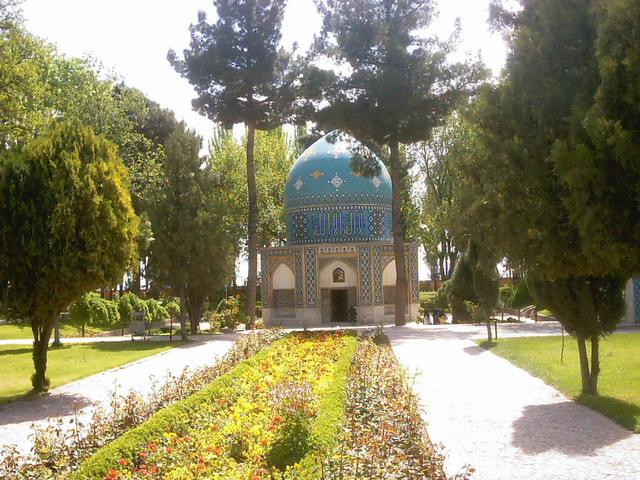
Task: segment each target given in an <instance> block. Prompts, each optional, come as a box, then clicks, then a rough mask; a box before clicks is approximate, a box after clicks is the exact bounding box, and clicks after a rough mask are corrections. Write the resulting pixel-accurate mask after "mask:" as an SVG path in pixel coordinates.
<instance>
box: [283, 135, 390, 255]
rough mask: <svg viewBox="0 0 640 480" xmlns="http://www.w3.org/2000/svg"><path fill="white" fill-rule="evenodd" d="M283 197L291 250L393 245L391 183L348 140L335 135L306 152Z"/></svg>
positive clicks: (369, 154)
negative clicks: (352, 244)
mask: <svg viewBox="0 0 640 480" xmlns="http://www.w3.org/2000/svg"><path fill="white" fill-rule="evenodd" d="M284 196H285V209H286V213H287V233H288V242H289V244H302V243H305V244H307V243H336V242H362V241H367V242H370V241H378V242H389V241H391V178H390V177H389V173H388V172H387V169H386V167H385V166H384V164H383V163H382V162H381V161H380V159H379V158H378V157H376V156H375V155H374V154H373V152H371V150H369V149H367V148H366V147H365V146H363V145H362V144H360V143H359V142H357V141H356V140H355V139H354V138H353V137H351V136H349V135H346V134H344V133H341V132H338V131H333V132H331V133H329V134H327V135H325V136H324V137H322V138H321V139H320V140H318V141H317V142H315V143H314V144H313V145H311V146H310V147H309V148H308V149H307V150H305V151H304V153H303V154H302V155H300V157H298V159H297V160H296V161H295V163H294V164H293V167H291V171H290V172H289V177H288V179H287V184H286V186H285V192H284Z"/></svg>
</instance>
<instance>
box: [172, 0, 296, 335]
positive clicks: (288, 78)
mask: <svg viewBox="0 0 640 480" xmlns="http://www.w3.org/2000/svg"><path fill="white" fill-rule="evenodd" d="M213 4H214V6H215V8H216V11H217V20H216V21H215V22H214V23H208V22H207V16H206V14H205V13H204V12H199V13H198V22H197V23H196V24H194V25H191V27H190V30H191V44H190V47H189V48H188V49H186V50H185V51H184V52H183V58H182V59H179V58H178V56H177V55H176V53H175V52H174V51H170V52H169V55H168V58H169V61H170V62H171V64H172V65H173V67H174V68H175V69H176V70H177V71H178V72H180V73H181V74H182V75H183V76H184V77H185V78H187V80H189V82H190V83H191V84H192V85H193V86H194V87H195V90H196V93H197V95H198V96H197V98H196V99H195V100H193V107H194V109H195V110H196V111H198V112H200V113H202V114H204V115H206V116H208V117H209V118H210V119H211V120H213V121H215V122H219V123H221V124H222V125H223V126H224V127H226V128H230V127H232V126H233V125H234V124H237V123H244V124H245V126H246V128H247V138H246V163H247V191H248V198H249V202H248V221H247V225H248V239H247V249H248V254H249V276H248V280H247V311H248V313H249V327H252V326H253V323H254V321H255V305H256V284H257V274H258V273H257V272H258V270H257V265H258V264H257V261H258V219H259V211H258V193H257V191H256V177H255V160H254V147H255V131H256V129H257V130H271V129H273V128H275V127H277V126H280V125H282V123H283V122H284V121H285V119H286V118H287V117H288V115H289V114H290V113H291V109H292V107H293V103H294V101H295V100H296V88H294V87H295V86H296V81H297V78H298V76H297V69H296V68H294V63H295V62H293V60H292V55H291V54H290V53H288V52H286V51H285V50H284V49H282V48H281V47H280V46H279V44H280V38H281V32H280V29H281V24H282V17H283V14H284V9H285V5H286V0H215V1H214V2H213Z"/></svg>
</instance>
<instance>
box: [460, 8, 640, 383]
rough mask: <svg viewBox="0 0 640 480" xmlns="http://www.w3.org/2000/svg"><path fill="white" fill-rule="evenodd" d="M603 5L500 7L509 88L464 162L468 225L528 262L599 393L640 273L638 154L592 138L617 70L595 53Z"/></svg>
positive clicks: (487, 108)
mask: <svg viewBox="0 0 640 480" xmlns="http://www.w3.org/2000/svg"><path fill="white" fill-rule="evenodd" d="M594 5H595V2H593V1H590V0H580V1H574V2H560V1H557V0H540V1H536V2H530V1H523V2H522V6H523V9H522V10H521V11H519V12H518V13H516V14H508V13H506V12H504V11H501V10H499V9H496V10H494V13H497V15H495V18H496V19H497V20H498V21H499V23H500V24H501V25H503V26H505V25H506V26H508V27H509V28H510V30H509V37H508V38H509V39H510V46H511V52H510V55H509V58H508V61H507V65H506V69H505V73H504V78H503V79H502V82H501V84H500V85H499V86H496V87H487V88H486V89H484V91H482V92H481V94H480V95H479V96H478V100H477V102H476V103H475V105H474V106H473V108H472V109H471V112H470V115H469V117H468V118H469V119H470V121H471V122H472V123H473V128H471V129H470V137H471V138H472V139H473V142H474V143H473V148H471V149H469V153H468V155H466V158H465V157H464V156H461V157H460V158H458V159H457V160H458V166H457V168H458V169H459V172H460V175H461V177H462V180H461V181H462V182H463V183H462V185H463V188H461V189H460V191H463V190H464V192H465V194H464V195H461V196H460V197H459V200H460V203H459V206H460V211H461V214H460V216H459V221H460V222H462V223H463V224H464V225H465V226H466V230H467V231H468V232H469V235H471V236H472V237H473V236H475V237H480V238H482V239H483V240H484V241H488V242H490V243H491V244H492V245H493V246H495V248H497V249H498V251H500V252H501V253H504V254H506V255H507V256H508V257H509V259H510V260H511V261H512V262H513V263H515V264H518V265H522V266H523V268H524V270H525V271H526V274H527V278H528V285H529V287H530V290H531V292H532V294H533V297H534V299H535V300H536V303H537V304H538V305H539V306H540V307H546V308H548V309H549V310H551V311H552V312H553V313H554V315H555V316H556V318H558V320H559V321H560V322H562V324H563V325H564V326H565V328H566V329H567V331H568V332H569V333H571V334H574V335H575V336H576V341H577V344H578V352H579V356H580V367H581V378H582V390H583V392H584V393H589V394H595V393H597V388H598V375H599V372H600V363H599V342H600V338H601V337H602V336H603V335H606V334H608V333H611V332H612V331H613V330H614V329H615V326H616V324H617V323H618V322H619V320H620V317H621V312H622V307H623V296H622V295H623V292H622V285H623V284H624V281H625V280H626V278H627V277H628V276H629V275H631V274H632V273H634V272H638V271H640V261H639V260H638V259H640V251H639V249H640V244H639V243H638V242H635V244H634V241H633V238H634V235H637V231H638V230H637V223H638V215H637V196H636V197H635V199H634V198H633V194H630V192H629V190H630V189H631V190H633V189H636V190H635V191H637V188H638V180H637V179H638V175H637V172H638V170H637V165H638V163H637V157H636V158H635V159H633V160H632V158H633V148H632V147H631V145H630V144H629V143H627V142H622V143H621V144H619V145H618V146H617V147H616V148H615V149H611V150H609V153H613V150H615V151H616V153H617V155H609V156H604V157H599V156H598V154H597V153H596V154H594V152H598V149H597V142H594V141H592V140H591V136H592V134H593V133H594V131H593V130H592V129H591V126H590V122H591V119H592V118H593V117H592V115H593V112H594V109H598V108H599V107H598V104H599V103H600V102H601V101H602V97H601V95H603V93H602V88H603V86H604V85H605V84H606V82H605V81H604V80H605V76H604V75H603V73H602V72H603V69H604V70H607V69H608V68H609V67H610V66H611V63H610V62H609V61H608V59H606V58H605V57H603V56H602V55H601V54H600V53H599V55H595V53H596V52H597V51H598V49H599V48H601V47H597V46H598V45H599V44H600V40H599V39H598V36H599V35H600V34H601V33H599V32H602V28H601V29H600V30H599V29H598V16H597V15H596V12H597V10H596V9H594ZM598 5H600V4H599V3H598ZM623 43H624V42H623ZM624 50H625V48H622V49H621V50H619V49H618V48H617V47H616V48H614V49H613V51H624ZM636 51H637V50H636ZM628 65H630V64H628ZM616 70H617V69H616ZM623 70H624V69H623ZM617 71H618V72H620V71H621V70H617ZM623 89H624V87H623ZM626 98H627V99H629V98H632V97H628V96H627V97H626ZM596 99H597V102H596V104H595V106H594V100H596ZM615 123H616V121H614V124H615ZM617 124H618V125H621V124H622V120H620V119H619V117H618V123H617ZM607 132H611V130H607V128H602V129H601V130H600V132H599V134H603V135H606V134H607ZM612 138H621V137H615V136H614V137H612ZM634 162H635V163H634ZM624 172H626V174H625V173H624ZM617 223H624V224H625V226H626V231H625V230H623V229H620V228H618V226H617V225H616V224H617ZM603 228H604V230H603ZM607 233H611V235H612V237H613V238H612V239H613V241H612V242H609V243H608V242H607V240H608V238H607ZM636 238H637V236H636ZM597 245H600V246H602V248H603V249H605V251H606V252H608V253H606V254H605V257H603V256H602V253H601V252H598V251H596V250H597V247H596V246H597ZM634 253H635V254H634ZM587 342H589V343H590V345H591V358H590V361H589V357H588V352H587Z"/></svg>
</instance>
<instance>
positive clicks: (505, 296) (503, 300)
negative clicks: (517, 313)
mask: <svg viewBox="0 0 640 480" xmlns="http://www.w3.org/2000/svg"><path fill="white" fill-rule="evenodd" d="M515 293H516V292H515V290H514V288H513V287H512V286H511V285H502V286H501V287H500V305H501V306H502V307H507V308H510V307H511V306H512V305H513V296H514V295H515Z"/></svg>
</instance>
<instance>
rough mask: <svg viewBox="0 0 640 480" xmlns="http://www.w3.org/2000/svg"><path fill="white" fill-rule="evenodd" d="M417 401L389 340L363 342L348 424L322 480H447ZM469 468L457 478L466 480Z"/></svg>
mask: <svg viewBox="0 0 640 480" xmlns="http://www.w3.org/2000/svg"><path fill="white" fill-rule="evenodd" d="M443 464H444V458H443V456H442V454H441V453H440V452H439V451H438V449H437V448H436V447H434V446H433V445H432V444H431V443H430V441H429V439H428V436H427V433H426V429H425V425H424V422H423V420H422V418H421V416H420V410H419V407H418V402H417V398H416V396H415V395H414V393H413V392H412V389H411V384H410V381H409V379H408V378H407V375H406V372H405V371H404V369H402V368H401V367H400V365H399V364H398V361H397V360H396V358H395V355H394V354H393V351H392V350H391V347H390V346H389V344H388V342H387V340H386V337H383V336H377V337H375V338H366V339H363V340H362V341H361V342H360V343H359V346H358V350H357V353H356V355H355V357H354V361H353V364H352V367H351V371H350V374H349V381H348V385H347V411H346V420H345V422H344V423H343V427H342V431H341V433H340V442H339V445H338V447H337V448H336V449H335V450H334V451H333V453H332V454H331V455H329V456H328V458H327V459H326V460H325V462H324V464H323V465H322V471H321V472H320V475H319V477H320V478H322V479H332V480H336V479H341V480H351V479H361V478H363V479H364V478H366V479H385V480H392V479H397V480H418V479H427V478H428V479H446V478H447V477H446V475H445V473H444V469H443ZM472 472H473V470H472V469H470V468H468V469H467V470H466V471H464V472H461V473H459V474H458V475H456V477H455V478H456V479H465V478H468V476H469V475H470V474H471V473H472Z"/></svg>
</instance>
